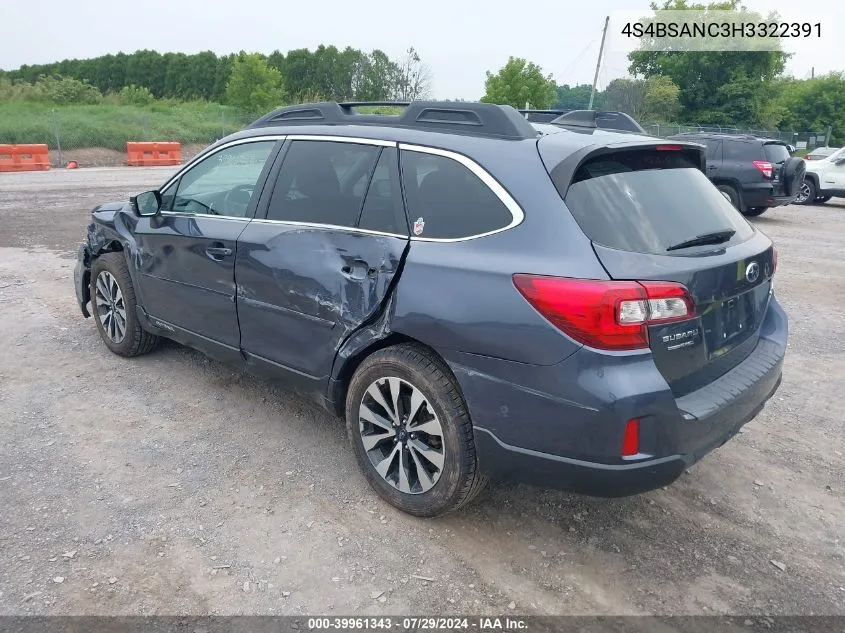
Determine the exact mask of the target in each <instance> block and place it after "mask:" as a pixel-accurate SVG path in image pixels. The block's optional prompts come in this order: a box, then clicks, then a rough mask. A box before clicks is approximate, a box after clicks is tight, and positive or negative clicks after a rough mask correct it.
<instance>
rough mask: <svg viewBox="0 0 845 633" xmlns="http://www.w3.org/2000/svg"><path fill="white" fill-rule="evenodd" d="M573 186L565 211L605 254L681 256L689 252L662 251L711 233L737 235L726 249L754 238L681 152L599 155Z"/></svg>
mask: <svg viewBox="0 0 845 633" xmlns="http://www.w3.org/2000/svg"><path fill="white" fill-rule="evenodd" d="M572 183H573V184H571V185H570V186H569V189H568V191H567V192H566V198H565V201H566V206H567V207H569V210H570V211H571V212H572V215H573V216H574V217H575V220H576V221H577V222H578V224H579V226H580V227H581V230H583V231H584V233H585V234H586V235H587V237H589V238H590V239H591V240H592V241H594V242H596V243H597V244H601V245H603V246H607V247H610V248H615V249H619V250H624V251H633V252H637V253H655V254H661V255H667V254H678V255H680V254H685V253H688V252H689V251H687V250H680V251H669V252H667V250H666V249H668V248H669V247H670V246H673V245H676V244H678V243H680V242H683V241H685V240H689V239H691V238H693V237H696V236H698V235H703V234H705V233H711V232H714V231H724V230H726V229H733V230H735V231H736V233H735V234H734V236H733V237H732V238H731V240H730V241H729V242H727V243H726V244H730V243H738V242H742V241H745V240H746V239H748V238H749V237H751V235H752V234H753V232H754V231H753V229H752V228H751V226H750V225H749V224H748V222H746V221H745V220H744V219H743V218H742V216H741V215H740V214H739V213H738V212H737V211H736V209H734V207H733V206H732V205H731V203H730V202H728V201H727V200H726V199H725V197H724V196H722V194H721V193H719V191H718V190H717V189H716V187H714V186H713V184H712V183H711V182H710V181H709V180H708V179H707V176H705V175H704V174H703V173H701V170H699V169H697V168H696V165H695V163H694V162H693V160H692V159H691V158H690V157H689V156H687V155H686V154H685V152H681V151H654V150H636V151H626V152H617V153H613V154H604V155H602V156H598V157H596V158H592V159H590V160H588V161H587V162H585V163H584V164H582V165H581V166H580V167H579V168H578V170H577V171H576V172H575V176H574V178H573V181H572ZM707 248H713V247H712V246H709V247H707Z"/></svg>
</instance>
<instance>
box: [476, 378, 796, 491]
mask: <svg viewBox="0 0 845 633" xmlns="http://www.w3.org/2000/svg"><path fill="white" fill-rule="evenodd" d="M771 377H773V378H774V384H771V385H769V381H768V380H767V381H763V384H761V385H760V386H761V387H764V385H766V386H770V388H769V391H768V393H767V394H766V395H765V396H763V397H762V398H756V397H754V396H755V395H756V392H757V389H754V390H753V391H754V392H755V394H754V395H749V397H748V398H746V399H745V400H747V402H745V404H748V405H750V406H752V407H753V408H752V409H751V410H750V411H747V412H745V413H739V412H733V413H731V414H728V415H717V416H716V417H717V418H719V419H715V420H710V419H706V418H705V419H702V420H696V421H694V422H691V424H695V425H696V426H705V427H710V429H711V432H709V433H706V434H705V438H704V439H703V440H702V441H701V442H698V443H696V444H695V445H694V446H691V447H690V448H691V450H690V452H687V453H681V454H675V455H669V456H666V457H659V458H653V459H646V460H644V461H641V462H637V463H630V464H602V463H599V462H590V461H584V460H579V459H571V458H567V457H563V456H560V455H550V454H548V453H542V452H540V451H533V450H530V449H524V448H519V447H517V446H510V445H508V444H505V443H503V442H502V441H501V440H499V439H498V438H497V437H496V436H495V435H493V434H492V433H490V432H489V431H487V430H486V429H482V428H478V427H476V428H475V443H476V450H477V452H478V455H479V460H480V463H481V467H482V470H484V471H485V472H486V473H487V475H488V476H490V477H491V478H492V479H497V480H508V481H520V482H523V483H528V484H532V485H535V486H542V487H544V488H558V489H562V490H568V491H570V492H576V493H579V494H585V495H591V496H595V497H626V496H629V495H635V494H639V493H642V492H648V491H649V490H654V489H656V488H660V487H662V486H667V485H669V484H670V483H672V482H673V481H675V480H676V479H677V478H678V477H680V475H681V473H683V472H684V470H685V469H686V468H688V467H689V466H691V465H692V464H694V463H695V462H697V461H698V460H700V459H701V458H702V457H704V456H705V455H706V454H707V453H709V452H710V451H712V450H713V449H716V448H719V447H720V446H722V445H723V444H725V443H726V442H727V441H728V440H730V439H731V438H732V437H733V436H734V435H736V434H737V433H738V432H739V430H740V429H741V428H742V427H743V425H745V424H746V423H747V422H750V421H751V420H752V419H754V417H755V416H756V415H757V414H758V413H759V412H760V411H761V410H762V408H763V405H764V404H765V402H766V400H768V399H769V398H770V397H771V396H772V395H773V394H774V392H775V391H777V388H778V387H779V386H780V382H781V373H780V364H778V371H777V373H776V374H774V373H773V374H772V376H771Z"/></svg>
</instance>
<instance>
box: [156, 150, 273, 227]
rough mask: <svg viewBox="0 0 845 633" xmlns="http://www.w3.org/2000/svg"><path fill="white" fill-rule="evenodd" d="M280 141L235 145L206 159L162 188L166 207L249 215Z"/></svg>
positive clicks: (232, 215) (240, 215)
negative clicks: (273, 152) (274, 147)
mask: <svg viewBox="0 0 845 633" xmlns="http://www.w3.org/2000/svg"><path fill="white" fill-rule="evenodd" d="M275 144H276V141H256V142H254V143H243V144H241V145H233V146H232V147H227V148H226V149H223V150H220V151H219V152H215V153H214V154H212V155H210V156H209V157H208V158H205V159H203V160H202V161H200V162H199V163H197V164H196V165H194V166H193V167H191V169H189V170H188V171H187V172H185V173H184V174H183V175H182V176H181V177H180V178H179V180H178V181H177V182H175V183H174V184H172V185H171V186H170V187H168V188H167V189H165V190H164V191H163V192H162V208H163V209H165V210H167V211H174V212H180V213H196V214H205V215H222V216H228V217H238V218H242V217H246V214H247V211H248V210H249V207H250V202H251V201H252V195H253V192H254V190H255V186H256V184H257V183H258V179H259V177H260V176H261V171H262V170H263V169H264V165H265V164H266V163H267V159H268V158H269V156H270V152H271V151H272V150H273V146H274V145H275Z"/></svg>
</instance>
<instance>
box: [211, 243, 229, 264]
mask: <svg viewBox="0 0 845 633" xmlns="http://www.w3.org/2000/svg"><path fill="white" fill-rule="evenodd" d="M205 254H206V255H208V257H209V258H211V259H213V260H214V261H216V262H219V261H220V260H222V259H223V258H224V257H228V256H229V255H231V254H232V249H231V248H226V247H224V246H209V247H208V248H206V249H205Z"/></svg>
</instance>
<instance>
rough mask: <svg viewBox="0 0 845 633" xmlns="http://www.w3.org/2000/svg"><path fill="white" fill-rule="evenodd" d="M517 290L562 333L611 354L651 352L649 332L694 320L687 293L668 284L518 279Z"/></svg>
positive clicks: (655, 282) (528, 277)
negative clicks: (641, 350) (669, 324)
mask: <svg viewBox="0 0 845 633" xmlns="http://www.w3.org/2000/svg"><path fill="white" fill-rule="evenodd" d="M513 282H514V285H515V286H516V288H517V290H519V292H520V293H521V294H522V296H523V297H525V298H526V300H527V301H528V302H529V303H530V304H531V305H532V306H534V308H535V309H536V310H537V311H538V312H539V313H540V314H542V315H543V316H544V317H545V318H546V319H548V320H549V321H550V322H551V323H552V324H553V325H555V326H556V327H557V328H558V329H560V330H562V331H563V332H565V333H566V334H568V335H569V336H571V337H572V338H573V339H575V340H576V341H578V342H580V343H583V344H584V345H589V346H590V347H595V348H598V349H606V350H632V349H645V348H648V326H649V325H657V324H660V323H671V322H673V321H683V320H686V319H690V318H692V317H693V316H694V315H695V304H694V303H693V300H692V297H691V296H690V294H689V292H688V291H687V289H686V288H685V287H684V286H683V285H681V284H677V283H674V282H667V281H641V282H638V281H599V280H591V279H568V278H566V277H546V276H540V275H522V274H517V275H514V276H513Z"/></svg>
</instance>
